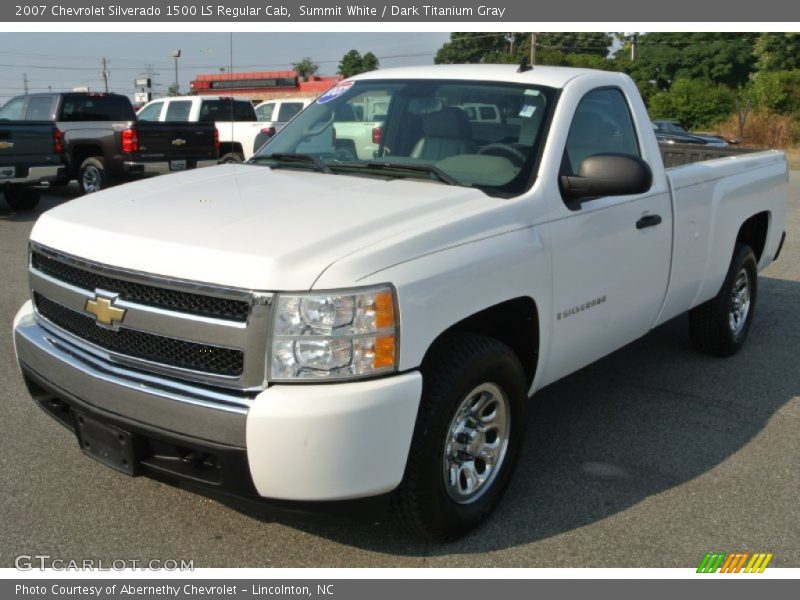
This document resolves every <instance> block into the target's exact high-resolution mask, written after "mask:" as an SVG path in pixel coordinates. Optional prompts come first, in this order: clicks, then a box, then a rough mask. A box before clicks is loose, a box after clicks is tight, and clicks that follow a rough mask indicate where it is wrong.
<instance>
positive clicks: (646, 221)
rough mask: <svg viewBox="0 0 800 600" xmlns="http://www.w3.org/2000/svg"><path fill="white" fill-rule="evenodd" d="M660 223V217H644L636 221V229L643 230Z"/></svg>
mask: <svg viewBox="0 0 800 600" xmlns="http://www.w3.org/2000/svg"><path fill="white" fill-rule="evenodd" d="M660 223H661V215H645V216H643V217H642V218H641V219H639V220H638V221H636V229H644V228H645V227H655V226H656V225H659V224H660Z"/></svg>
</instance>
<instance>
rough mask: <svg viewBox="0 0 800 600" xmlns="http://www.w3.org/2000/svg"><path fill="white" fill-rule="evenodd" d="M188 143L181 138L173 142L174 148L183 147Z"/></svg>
mask: <svg viewBox="0 0 800 600" xmlns="http://www.w3.org/2000/svg"><path fill="white" fill-rule="evenodd" d="M185 143H186V140H182V139H181V138H176V139H174V140H172V145H173V146H183V145H184V144H185Z"/></svg>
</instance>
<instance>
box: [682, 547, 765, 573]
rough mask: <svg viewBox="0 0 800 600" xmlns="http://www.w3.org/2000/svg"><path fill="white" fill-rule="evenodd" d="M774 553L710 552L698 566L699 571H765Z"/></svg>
mask: <svg viewBox="0 0 800 600" xmlns="http://www.w3.org/2000/svg"><path fill="white" fill-rule="evenodd" d="M772 556H773V555H772V553H769V554H768V553H765V552H755V553H753V554H750V553H749V552H734V553H732V554H726V553H725V552H709V553H708V554H706V555H705V557H704V558H703V560H702V562H701V563H700V566H699V567H697V572H698V573H763V572H764V569H766V568H767V565H768V564H769V561H771V560H772Z"/></svg>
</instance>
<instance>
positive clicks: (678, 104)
mask: <svg viewBox="0 0 800 600" xmlns="http://www.w3.org/2000/svg"><path fill="white" fill-rule="evenodd" d="M736 103H737V95H736V92H734V91H733V90H732V89H731V88H729V87H728V86H726V85H722V84H718V83H713V82H711V81H709V80H704V79H678V80H676V81H675V82H674V83H673V84H672V86H671V87H670V89H669V90H667V91H663V92H658V93H656V94H654V95H653V96H652V97H651V98H650V103H649V107H648V108H649V113H650V117H651V118H653V119H675V120H677V121H680V122H681V123H683V124H684V125H685V126H686V127H689V128H690V129H693V128H697V127H707V126H711V125H714V124H716V123H718V122H719V121H721V120H723V119H725V118H726V117H728V116H729V115H730V114H731V113H732V112H734V110H735V109H736Z"/></svg>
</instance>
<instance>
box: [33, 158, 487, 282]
mask: <svg viewBox="0 0 800 600" xmlns="http://www.w3.org/2000/svg"><path fill="white" fill-rule="evenodd" d="M498 202H502V201H501V200H498V199H495V198H490V197H488V196H486V195H485V194H484V193H482V192H480V191H479V190H475V189H470V188H463V187H455V186H448V185H444V184H439V183H436V182H427V181H425V182H422V181H413V180H402V179H394V180H385V179H375V178H366V177H352V176H345V175H326V174H323V173H316V172H309V171H300V170H288V169H276V170H273V169H270V168H268V167H262V166H254V165H224V166H219V167H211V168H206V169H202V170H198V171H187V172H185V173H179V174H173V175H169V176H161V177H158V178H155V179H148V180H144V181H139V182H136V183H131V184H127V185H123V186H120V187H116V188H112V189H109V190H107V191H103V192H99V193H96V194H92V195H89V196H84V197H82V198H78V199H76V200H72V201H70V202H67V203H66V204H63V205H61V206H59V207H57V208H54V209H52V210H50V211H48V212H46V213H45V214H43V215H42V216H41V218H40V219H39V220H38V222H37V223H36V225H35V227H34V229H33V231H32V233H31V239H32V240H33V241H34V242H37V243H39V244H43V245H45V246H49V247H51V248H54V249H56V250H60V251H62V252H66V253H69V254H72V255H75V256H78V257H82V258H85V259H87V260H91V261H95V262H99V263H103V264H107V265H112V266H116V267H123V268H126V269H133V270H136V271H141V272H144V273H152V274H158V275H165V276H169V277H179V278H181V279H189V280H194V281H198V282H208V283H213V284H218V285H225V286H232V287H241V288H248V289H255V290H303V289H309V288H311V287H312V286H313V284H314V281H315V280H316V279H317V278H318V277H319V276H320V274H321V273H322V272H323V271H324V270H325V269H326V268H327V267H329V266H330V265H332V264H334V263H335V262H336V261H337V260H339V259H341V258H342V257H344V256H348V255H352V254H355V253H358V252H362V253H363V252H364V251H365V249H367V248H369V246H370V245H373V244H376V243H378V242H384V245H385V242H386V240H387V239H390V238H393V237H397V238H401V239H402V238H406V240H407V238H408V234H409V232H411V231H413V230H415V229H420V228H425V229H427V230H428V231H430V229H431V227H435V223H448V224H450V225H453V223H454V222H455V221H458V220H459V219H461V218H465V217H467V216H475V215H476V214H479V213H481V212H484V211H487V210H491V207H493V206H497V203H498ZM445 237H446V236H445ZM423 240H424V241H423ZM420 241H421V244H418V245H416V247H414V248H413V250H407V251H406V253H408V252H411V253H414V254H416V255H422V254H425V253H428V252H431V251H435V250H436V248H435V247H423V246H426V245H427V246H430V245H434V246H439V247H441V246H442V245H447V244H450V243H457V242H458V240H448V239H444V238H442V236H434V237H433V238H432V237H431V236H423V237H422V238H421V239H420ZM407 246H408V244H404V247H407ZM409 258H413V257H412V256H400V257H398V256H395V257H393V259H398V260H408V259H409ZM374 266H375V265H372V267H374ZM377 266H378V267H379V268H380V267H382V266H386V265H377Z"/></svg>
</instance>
